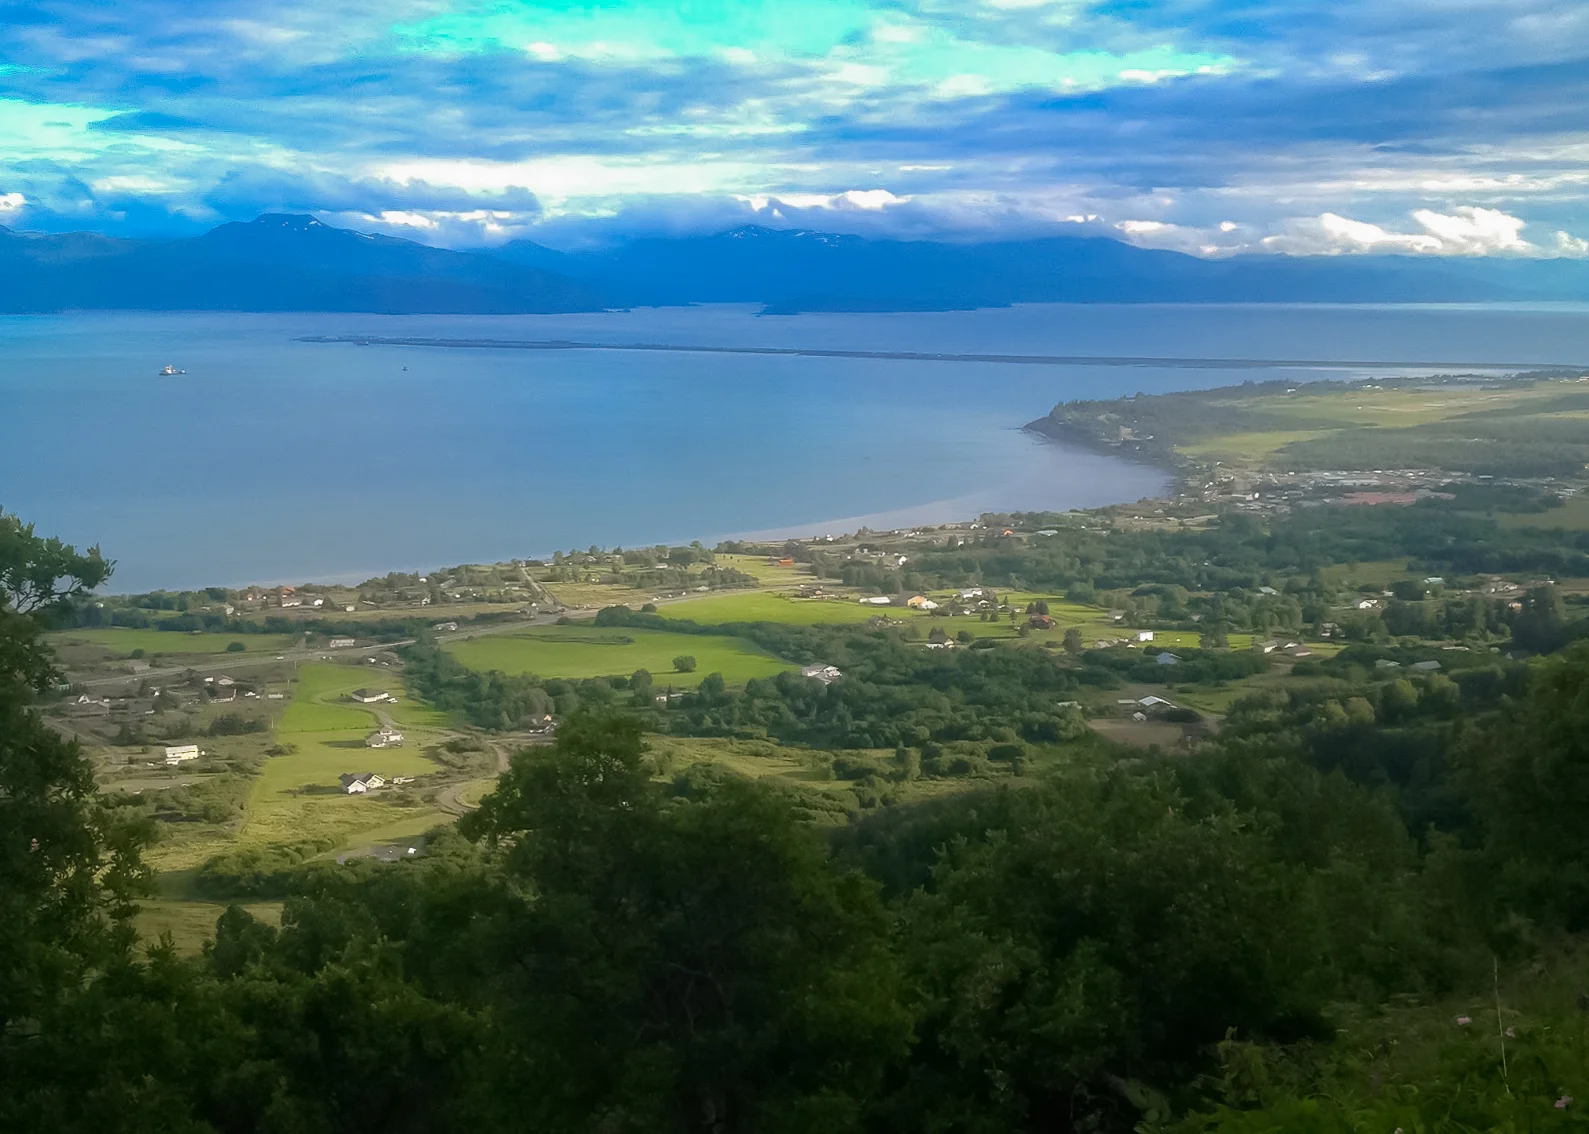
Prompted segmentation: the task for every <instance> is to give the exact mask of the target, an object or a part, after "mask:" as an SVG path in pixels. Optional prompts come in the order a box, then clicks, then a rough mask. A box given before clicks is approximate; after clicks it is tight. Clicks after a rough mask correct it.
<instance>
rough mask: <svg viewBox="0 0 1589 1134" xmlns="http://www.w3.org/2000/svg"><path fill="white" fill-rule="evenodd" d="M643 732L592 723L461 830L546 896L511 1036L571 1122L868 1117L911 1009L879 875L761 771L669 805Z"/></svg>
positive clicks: (657, 1126) (521, 927) (514, 945)
mask: <svg viewBox="0 0 1589 1134" xmlns="http://www.w3.org/2000/svg"><path fill="white" fill-rule="evenodd" d="M651 773H652V769H651V767H650V765H649V762H648V761H647V759H646V757H645V752H644V749H643V747H642V744H641V739H640V731H639V727H638V726H637V725H636V724H635V723H634V722H632V721H629V720H625V719H622V718H611V717H609V718H594V717H578V718H574V719H572V720H570V721H568V722H566V723H565V725H564V726H563V729H562V730H561V731H560V732H559V734H558V739H557V743H556V744H555V745H554V746H553V747H552V748H551V749H549V750H536V749H531V750H527V751H525V752H522V753H520V754H519V755H518V756H517V757H515V758H514V761H513V765H512V768H511V769H510V771H509V772H508V773H507V775H506V776H504V777H503V780H502V783H501V786H500V787H499V788H498V790H497V791H496V792H495V793H494V794H493V795H491V796H488V797H487V798H486V799H485V801H484V802H483V803H482V805H481V808H480V810H479V811H477V812H475V813H474V814H473V815H471V816H469V817H468V818H467V819H465V820H464V821H463V822H462V823H461V824H460V826H461V827H462V828H463V829H464V830H465V831H466V832H467V833H468V834H470V835H471V836H473V837H476V838H481V839H484V840H485V841H486V843H487V844H488V845H489V846H497V847H500V848H502V850H503V853H504V854H505V856H506V869H507V871H508V874H509V875H510V877H512V878H513V879H514V880H515V881H516V882H517V884H519V885H520V886H522V887H523V888H524V890H525V892H527V893H532V894H533V895H535V899H534V901H533V903H530V904H528V905H526V906H524V907H522V909H521V910H520V911H519V913H518V914H517V915H516V920H517V922H518V924H517V925H516V926H515V927H513V928H507V927H504V929H503V930H502V931H501V934H500V940H501V947H502V948H503V949H504V952H503V954H502V955H501V956H500V957H497V958H495V961H496V962H497V963H499V964H500V965H501V966H502V970H501V971H503V972H505V973H506V974H508V975H510V976H512V977H513V978H514V979H511V980H509V981H506V982H499V984H498V986H497V994H496V1000H497V1003H498V1006H499V1020H500V1027H501V1029H502V1034H503V1035H504V1036H505V1037H511V1042H512V1046H513V1048H514V1050H517V1051H521V1052H525V1053H529V1056H530V1062H531V1065H532V1067H533V1068H535V1069H538V1070H539V1072H540V1074H539V1075H538V1076H537V1077H536V1080H535V1081H530V1080H526V1085H525V1087H523V1088H520V1089H521V1090H523V1091H524V1092H525V1094H526V1095H527V1096H528V1095H533V1099H532V1100H531V1101H529V1102H527V1104H526V1105H527V1106H530V1107H534V1108H536V1109H538V1110H539V1112H540V1115H541V1117H542V1122H543V1126H542V1127H540V1128H552V1129H587V1130H589V1129H604V1130H615V1131H635V1132H638V1131H654V1130H655V1131H669V1130H678V1131H684V1130H724V1131H735V1130H755V1129H769V1128H774V1129H779V1130H810V1131H817V1130H838V1131H843V1130H848V1129H855V1128H857V1127H858V1125H859V1116H860V1114H861V1112H862V1111H863V1110H864V1108H865V1107H866V1106H867V1105H868V1101H869V1100H870V1099H871V1098H873V1097H875V1096H876V1094H877V1093H879V1091H880V1089H881V1085H882V1079H883V1074H884V1071H885V1070H886V1068H887V1067H888V1065H889V1064H890V1063H891V1062H892V1061H894V1060H896V1059H898V1058H900V1057H902V1056H903V1054H904V1052H905V1049H906V1044H907V1040H908V1035H909V1016H908V1013H907V1012H905V1010H904V1009H903V1008H902V1006H901V1000H900V992H901V990H900V986H899V983H898V982H899V974H898V973H897V971H896V969H895V967H894V962H893V960H892V958H891V956H890V953H889V951H888V923H887V920H886V918H885V917H884V916H883V909H882V906H881V904H880V903H879V901H878V898H877V894H876V891H875V888H874V887H873V886H872V885H871V884H869V883H868V882H866V881H864V880H863V879H862V878H860V877H859V876H858V875H855V874H852V873H850V872H848V871H846V870H842V869H840V868H838V867H837V866H836V865H835V864H834V863H833V862H832V860H831V859H830V858H829V857H828V853H827V851H826V848H825V845H824V842H823V839H822V837H821V836H820V835H819V834H817V833H816V832H815V831H812V830H811V829H810V828H808V827H806V826H805V825H803V824H802V823H801V822H800V821H799V820H798V819H797V818H796V816H795V815H794V813H793V812H792V811H791V809H790V807H789V805H788V804H787V803H786V802H784V801H783V800H782V799H780V798H779V797H777V796H775V795H774V794H772V793H770V792H768V791H766V790H764V789H762V788H760V787H759V786H757V785H755V784H753V783H749V782H746V781H741V780H738V779H733V778H722V779H719V780H717V781H716V782H715V783H713V784H711V785H710V786H708V787H707V788H705V789H704V790H703V791H702V792H701V793H700V794H699V795H692V796H691V797H689V798H685V799H672V800H670V799H669V798H668V797H667V796H666V795H665V794H664V793H663V791H662V790H661V789H660V788H659V787H658V786H657V785H656V784H655V783H654V782H653V779H652V774H651Z"/></svg>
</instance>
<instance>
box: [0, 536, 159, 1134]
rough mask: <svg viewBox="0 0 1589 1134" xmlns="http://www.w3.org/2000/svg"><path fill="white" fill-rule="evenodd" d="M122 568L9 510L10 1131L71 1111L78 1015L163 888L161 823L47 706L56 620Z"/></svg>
mask: <svg viewBox="0 0 1589 1134" xmlns="http://www.w3.org/2000/svg"><path fill="white" fill-rule="evenodd" d="M110 569H111V564H110V563H108V562H106V561H105V560H104V559H103V558H102V557H101V556H100V554H99V551H98V549H91V550H90V551H88V552H86V553H82V554H80V553H78V552H77V551H76V550H75V549H73V548H72V547H70V546H67V545H65V544H62V543H61V542H60V541H59V540H55V539H44V538H41V537H39V536H37V535H35V534H34V531H33V528H32V526H31V525H24V524H22V523H21V522H20V521H18V520H17V519H16V517H14V516H10V515H5V514H0V1125H5V1124H6V1123H5V1122H4V1121H3V1119H4V1117H5V1116H6V1115H8V1114H9V1115H10V1116H11V1117H12V1118H13V1119H15V1118H17V1117H18V1116H26V1115H33V1116H34V1120H35V1121H37V1120H39V1119H40V1118H41V1116H46V1115H49V1114H51V1113H63V1112H62V1111H60V1110H58V1109H57V1104H56V1102H55V1101H54V1100H52V1099H51V1097H50V1096H51V1092H52V1091H53V1090H57V1089H59V1087H60V1085H61V1083H60V1072H61V1070H62V1068H63V1060H64V1057H65V1055H66V1053H69V1052H70V1050H71V1048H72V1046H73V1045H72V1043H71V1042H70V1041H69V1037H70V1036H71V1035H72V1034H73V1028H74V1026H75V1025H77V1024H80V1023H81V1022H82V1021H81V1017H80V1016H78V1015H77V1013H78V1012H79V1010H80V1006H81V1005H82V1004H84V1003H86V1002H88V1001H90V1000H92V999H93V998H95V997H96V996H98V995H99V989H100V987H101V986H102V985H104V984H105V982H107V981H112V980H114V979H115V975H116V974H117V973H118V972H119V971H121V970H123V969H125V968H126V967H127V966H128V965H129V963H130V961H131V957H132V946H133V942H134V933H133V930H132V926H131V916H132V914H133V912H134V906H133V900H134V899H135V898H136V897H137V896H138V895H139V894H141V893H143V892H145V891H146V889H147V884H148V881H149V875H148V872H147V871H146V869H145V868H144V866H143V864H142V859H141V857H140V852H141V850H142V848H143V847H144V846H145V845H146V844H147V843H148V842H149V840H150V838H151V837H152V832H151V830H150V828H149V826H148V825H147V824H146V823H142V822H138V821H134V820H129V819H126V818H124V817H123V813H121V812H119V811H118V810H116V809H115V808H113V807H109V806H107V805H106V804H105V803H104V801H103V799H102V797H101V796H100V794H99V792H98V790H97V786H96V784H95V782H94V769H93V767H92V765H91V764H90V763H89V761H88V759H87V757H85V756H84V754H83V752H82V750H81V749H80V748H79V747H78V745H77V743H76V742H75V741H67V740H64V739H62V738H61V736H60V735H59V734H58V733H56V732H55V731H54V730H52V729H50V728H48V727H46V725H45V724H44V722H43V720H42V719H41V718H40V717H39V714H38V712H37V711H36V710H35V709H34V707H33V698H34V697H35V695H36V694H38V693H40V692H42V691H43V690H45V689H46V688H47V687H48V686H49V684H50V682H51V681H52V680H53V679H54V671H53V667H52V665H51V662H50V657H49V652H48V649H47V647H46V646H45V644H44V640H43V630H44V628H45V625H46V623H47V622H48V620H49V618H50V617H51V616H52V615H54V614H57V613H60V612H63V611H64V610H65V609H66V608H67V607H68V606H69V605H70V604H71V603H72V602H73V601H75V600H77V599H79V598H81V596H83V595H84V594H86V593H87V592H88V591H90V590H92V589H93V588H94V587H96V586H98V585H99V584H100V583H101V582H103V581H104V580H105V578H106V577H107V576H108V575H109V574H110ZM73 1066H75V1067H76V1068H77V1070H79V1071H82V1070H84V1068H83V1067H82V1065H81V1064H75V1063H74V1064H73ZM67 1077H68V1078H69V1077H70V1076H67ZM69 1109H70V1108H68V1110H69ZM15 1128H17V1129H22V1128H25V1127H22V1126H18V1127H15ZM30 1128H37V1127H30Z"/></svg>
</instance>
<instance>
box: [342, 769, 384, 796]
mask: <svg viewBox="0 0 1589 1134" xmlns="http://www.w3.org/2000/svg"><path fill="white" fill-rule="evenodd" d="M337 780H338V781H339V782H340V783H341V784H342V790H343V791H345V792H347V793H348V794H349V795H363V794H364V793H365V792H368V791H374V790H375V789H376V788H378V787H385V786H386V779H385V777H383V776H378V775H376V774H375V773H374V772H357V773H355V772H344V773H343V774H342V775H340V776H338V777H337Z"/></svg>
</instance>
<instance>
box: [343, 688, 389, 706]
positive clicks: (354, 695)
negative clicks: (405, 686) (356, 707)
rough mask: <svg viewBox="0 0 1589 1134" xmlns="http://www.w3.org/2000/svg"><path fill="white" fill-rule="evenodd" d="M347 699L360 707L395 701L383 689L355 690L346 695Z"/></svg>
mask: <svg viewBox="0 0 1589 1134" xmlns="http://www.w3.org/2000/svg"><path fill="white" fill-rule="evenodd" d="M348 699H349V700H352V701H357V702H358V703H359V704H361V705H380V704H384V703H385V702H387V701H395V700H397V698H396V697H393V696H392V695H391V694H390V693H388V692H387V691H386V690H384V689H355V690H354V691H353V692H351V693H349V694H348Z"/></svg>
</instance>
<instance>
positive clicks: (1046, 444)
mask: <svg viewBox="0 0 1589 1134" xmlns="http://www.w3.org/2000/svg"><path fill="white" fill-rule="evenodd" d="M1009 432H1010V433H1012V434H1016V435H1017V436H1018V437H1019V438H1021V439H1022V440H1025V441H1028V442H1030V443H1033V444H1034V445H1035V446H1038V447H1040V448H1044V449H1049V448H1051V449H1052V450H1054V451H1055V453H1056V455H1063V453H1064V451H1065V450H1067V449H1068V450H1070V451H1071V453H1072V454H1074V455H1077V456H1085V457H1088V458H1102V459H1104V460H1107V461H1111V462H1114V461H1120V462H1121V463H1123V464H1126V465H1130V466H1135V467H1136V468H1139V469H1140V468H1150V469H1153V470H1154V471H1155V472H1157V473H1159V474H1161V476H1160V479H1159V484H1158V490H1157V491H1156V492H1155V493H1150V494H1148V495H1136V496H1130V497H1129V498H1121V499H1111V500H1107V501H1097V502H1092V501H1089V502H1087V503H1079V504H1070V505H1063V504H1054V505H1045V504H1037V503H1026V502H1023V501H1022V500H1020V499H1018V498H1019V497H1021V496H1022V495H1023V494H1025V493H1028V492H1030V491H1032V490H1033V488H1034V487H1037V486H1038V484H1039V482H1040V481H1041V476H1040V475H1039V474H1038V473H1029V474H1028V476H1027V478H1026V479H1024V480H1020V479H1018V480H1016V481H1007V482H1005V483H1003V484H999V485H994V486H992V487H988V488H983V489H979V490H977V491H974V492H970V493H965V494H963V495H960V496H953V497H946V498H940V499H937V500H929V501H922V502H919V503H914V504H904V505H901V506H899V507H896V508H885V509H882V510H880V511H876V512H868V513H860V514H855V515H849V516H844V517H839V518H833V519H821V520H811V521H795V522H792V523H788V524H779V525H774V526H772V527H767V528H755V529H737V530H733V531H729V532H724V533H715V534H705V535H703V534H701V533H699V532H697V533H693V534H688V535H684V536H683V537H682V538H675V539H672V540H655V541H650V540H648V541H645V542H642V543H637V542H632V541H625V540H618V541H615V542H611V543H607V544H600V541H597V542H598V545H600V546H604V547H649V546H653V545H657V544H665V545H666V546H669V547H677V546H684V545H686V544H688V543H690V542H691V541H692V540H696V539H699V540H700V541H701V542H702V543H703V544H706V545H707V546H709V547H712V546H716V545H717V544H719V543H723V542H729V541H736V540H738V541H745V542H753V543H754V542H767V543H774V542H779V541H782V540H789V539H821V538H822V537H824V536H828V535H833V536H838V535H841V534H852V533H854V532H855V531H857V530H858V529H860V528H862V527H865V528H870V529H873V530H876V531H893V530H897V529H900V528H910V527H938V526H940V525H945V524H954V525H961V524H970V523H974V522H976V521H977V520H978V519H979V518H980V517H981V516H982V515H985V514H989V513H997V512H1039V511H1058V512H1069V511H1081V512H1084V511H1091V510H1094V509H1097V508H1108V507H1114V506H1117V505H1121V504H1134V503H1137V502H1139V501H1142V500H1155V499H1160V498H1165V497H1167V496H1168V495H1170V494H1172V493H1173V492H1174V491H1175V489H1176V487H1177V483H1178V482H1177V480H1176V479H1175V476H1174V474H1173V472H1172V471H1170V470H1166V469H1164V468H1162V467H1161V466H1159V465H1157V464H1155V463H1154V462H1151V461H1146V460H1141V459H1133V454H1129V453H1117V452H1110V451H1108V450H1107V449H1103V448H1099V447H1095V446H1092V445H1087V444H1080V443H1077V442H1078V440H1080V439H1069V438H1057V437H1051V436H1047V435H1045V434H1043V433H1041V432H1040V431H1038V430H1035V429H1032V428H1031V427H1030V426H1029V425H1028V426H1012V427H1010V429H1009ZM1122 487H1124V486H1122ZM1123 495H1126V494H1123ZM1006 501H1008V502H1007V503H1006ZM562 550H566V549H564V548H552V549H545V550H541V551H536V552H530V553H521V554H518V555H506V556H504V557H503V558H501V559H496V560H489V559H485V558H482V559H478V560H459V561H456V562H458V563H461V564H463V565H466V566H468V565H481V566H484V565H486V564H487V563H490V562H509V561H512V560H514V559H522V560H539V561H550V559H551V556H552V554H553V552H554V551H562ZM443 560H445V557H443V559H442V560H438V561H437V562H432V563H424V564H407V565H392V564H384V565H381V566H379V567H375V568H371V567H360V568H354V569H351V570H345V571H331V572H327V573H315V572H312V571H307V572H303V573H298V574H293V575H283V576H275V575H273V576H271V577H269V578H250V579H247V580H244V581H241V582H234V581H216V580H209V581H207V582H204V583H198V584H195V585H194V586H192V587H170V586H166V587H158V588H149V589H152V590H196V589H202V588H203V587H206V586H218V587H219V586H224V587H227V588H228V589H243V588H249V587H265V588H269V587H275V586H282V585H291V586H312V585H317V584H318V585H334V586H350V585H356V584H358V583H361V582H363V581H365V580H366V579H372V578H379V577H380V576H382V575H385V574H388V573H391V572H399V573H407V572H414V573H417V574H422V575H423V574H427V573H429V572H431V571H434V570H437V569H438V568H439V567H443V566H450V565H453V563H454V561H452V560H445V561H443ZM112 578H114V576H113V577H112ZM101 593H103V594H105V595H118V596H123V595H131V594H142V593H147V590H137V589H129V590H125V591H123V590H116V591H104V592H101Z"/></svg>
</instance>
